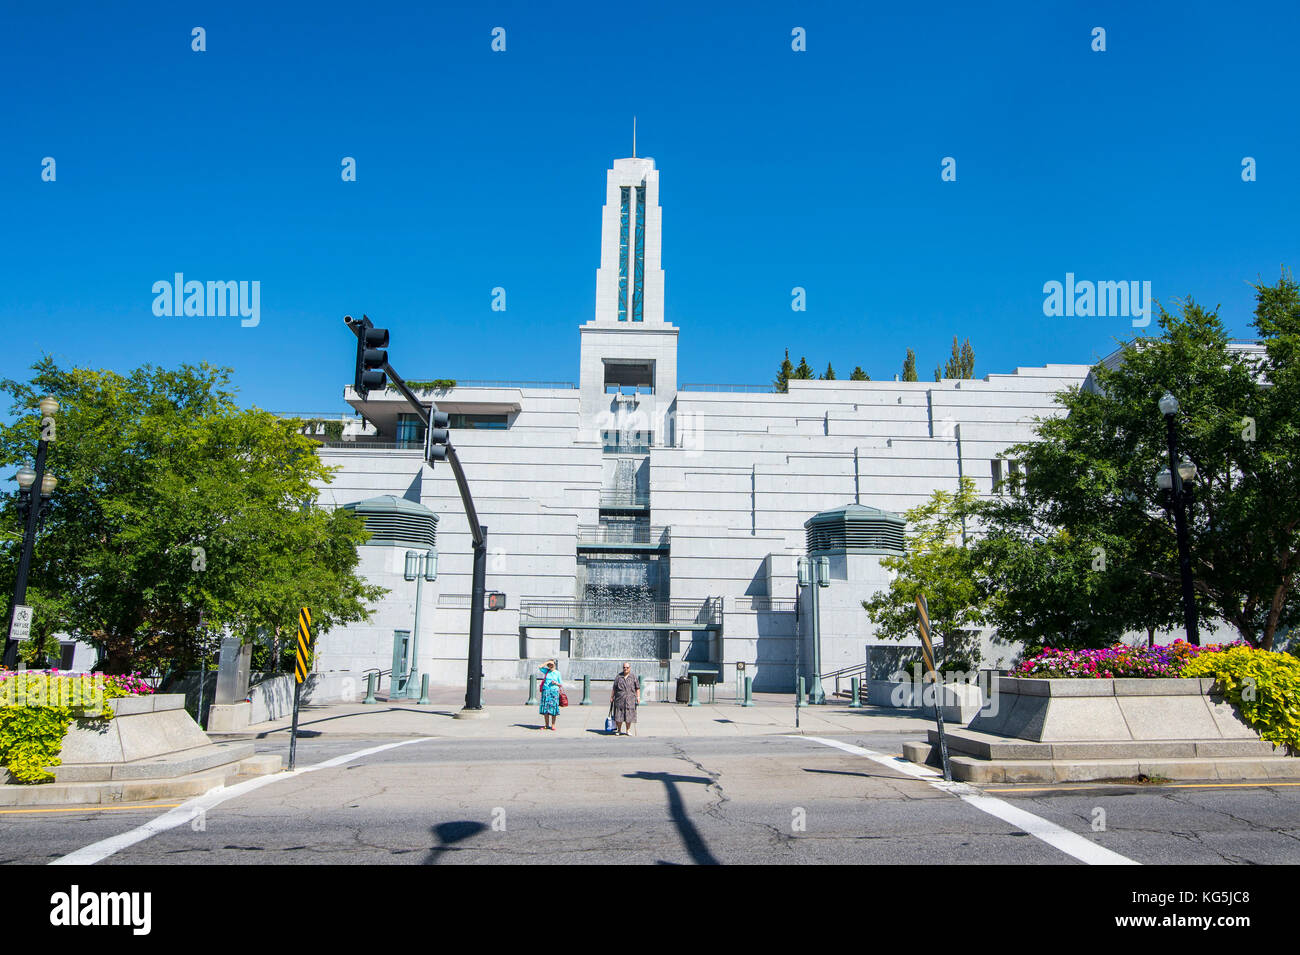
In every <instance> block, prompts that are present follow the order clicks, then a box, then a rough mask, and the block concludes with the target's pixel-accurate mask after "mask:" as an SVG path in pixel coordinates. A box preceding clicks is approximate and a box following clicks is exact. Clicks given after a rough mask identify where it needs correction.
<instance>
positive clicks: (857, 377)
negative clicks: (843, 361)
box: [849, 365, 871, 381]
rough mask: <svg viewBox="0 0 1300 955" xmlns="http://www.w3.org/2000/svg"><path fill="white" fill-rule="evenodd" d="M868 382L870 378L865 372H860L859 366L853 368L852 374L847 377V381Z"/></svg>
mask: <svg viewBox="0 0 1300 955" xmlns="http://www.w3.org/2000/svg"><path fill="white" fill-rule="evenodd" d="M870 380H871V377H870V376H869V375H868V374H867V373H866V372H865V371H863V370H862V366H861V365H857V366H855V367H854V369H853V374H851V375H849V381H870Z"/></svg>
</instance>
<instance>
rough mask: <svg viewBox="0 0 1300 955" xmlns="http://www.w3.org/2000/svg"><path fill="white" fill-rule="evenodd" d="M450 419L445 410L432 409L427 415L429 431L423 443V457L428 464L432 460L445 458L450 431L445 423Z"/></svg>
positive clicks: (443, 459)
mask: <svg viewBox="0 0 1300 955" xmlns="http://www.w3.org/2000/svg"><path fill="white" fill-rule="evenodd" d="M450 421H451V418H450V417H449V416H448V414H447V412H445V411H434V412H432V413H431V414H430V415H429V431H428V434H427V435H426V440H425V443H424V458H425V460H426V461H428V462H429V463H430V464H432V463H433V462H434V461H445V460H447V442H449V441H450V440H451V432H450V431H449V430H448V429H447V424H448V423H449V422H450Z"/></svg>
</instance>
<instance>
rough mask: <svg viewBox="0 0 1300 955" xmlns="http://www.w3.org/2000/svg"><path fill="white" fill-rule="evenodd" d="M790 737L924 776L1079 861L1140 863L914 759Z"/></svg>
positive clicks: (818, 738)
mask: <svg viewBox="0 0 1300 955" xmlns="http://www.w3.org/2000/svg"><path fill="white" fill-rule="evenodd" d="M789 738H790V739H806V740H811V741H812V742H814V743H821V744H822V745H823V746H831V747H834V748H835V749H839V750H843V751H844V752H846V753H852V754H854V755H855V756H865V757H866V758H867V759H870V760H872V761H873V762H877V763H879V764H880V765H881V766H888V767H889V768H890V769H894V770H897V771H898V772H900V773H906V774H907V775H909V776H915V777H916V778H918V779H924V780H925V781H926V782H928V783H929V784H930V785H931V786H933V787H934V788H935V789H939V790H942V791H943V792H946V793H951V794H952V795H954V796H956V797H958V798H959V799H961V800H962V801H963V802H965V803H968V804H970V805H972V806H974V807H975V808H976V809H979V810H980V811H981V812H986V813H988V814H989V815H990V816H994V817H996V818H998V819H1001V820H1002V821H1003V822H1007V823H1010V824H1011V825H1013V826H1015V827H1016V828H1017V829H1019V830H1021V831H1022V832H1025V833H1027V834H1029V835H1031V836H1033V837H1035V838H1036V839H1041V840H1043V841H1044V842H1046V843H1047V844H1048V845H1049V846H1052V847H1053V848H1055V849H1060V850H1061V851H1062V852H1064V853H1065V854H1066V855H1068V856H1072V857H1074V858H1075V859H1078V860H1079V861H1080V862H1084V863H1087V864H1088V865H1141V863H1139V862H1135V861H1134V860H1132V859H1130V858H1128V857H1127V856H1122V855H1120V854H1119V853H1118V852H1112V851H1111V850H1109V849H1107V848H1104V847H1103V846H1099V845H1097V844H1096V843H1095V842H1093V841H1091V840H1089V839H1085V838H1084V837H1083V836H1081V835H1079V834H1078V833H1075V832H1071V831H1070V830H1069V829H1065V828H1062V827H1061V826H1058V825H1057V824H1056V823H1054V822H1048V821H1047V820H1046V819H1044V818H1043V817H1042V816H1035V815H1034V814H1033V813H1032V812H1028V811H1026V810H1024V809H1021V808H1020V807H1019V806H1013V805H1012V804H1011V803H1009V802H1007V801H1005V800H1003V799H998V798H997V797H995V796H989V795H986V794H984V793H982V792H980V791H979V790H978V789H976V788H975V787H974V786H968V785H966V784H965V783H957V782H952V783H950V782H945V781H944V779H943V777H942V776H941V775H940V774H939V773H937V772H935V771H934V770H933V769H931V768H930V767H928V766H918V765H917V764H916V763H912V762H909V761H907V760H905V759H902V758H898V757H893V756H886V755H885V754H884V753H877V752H874V751H872V750H869V749H864V748H862V747H861V746H854V745H853V744H851V743H843V742H840V741H839V740H837V739H826V738H825V737H821V736H793V735H792V736H790V737H789Z"/></svg>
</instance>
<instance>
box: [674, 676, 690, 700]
mask: <svg viewBox="0 0 1300 955" xmlns="http://www.w3.org/2000/svg"><path fill="white" fill-rule="evenodd" d="M677 702H678V703H689V702H691V678H690V677H686V676H679V677H678V678H677Z"/></svg>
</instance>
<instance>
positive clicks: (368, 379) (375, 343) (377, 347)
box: [344, 315, 388, 401]
mask: <svg viewBox="0 0 1300 955" xmlns="http://www.w3.org/2000/svg"><path fill="white" fill-rule="evenodd" d="M344 321H346V322H347V323H348V325H350V326H352V329H353V331H354V332H355V333H356V336H357V367H356V375H355V377H354V379H353V382H352V387H353V388H354V389H355V390H356V392H357V394H358V395H360V396H361V398H362V400H363V401H364V400H365V399H366V398H367V397H369V395H370V392H371V391H372V390H373V391H383V390H384V388H385V387H387V385H388V376H387V375H386V374H385V373H384V371H383V368H384V365H386V364H387V363H388V329H386V328H375V326H374V324H373V323H372V322H371V321H370V319H369V318H367V317H366V316H364V315H363V316H361V321H359V322H358V321H356V320H355V319H353V318H351V317H349V318H346V319H344Z"/></svg>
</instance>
